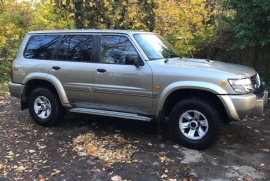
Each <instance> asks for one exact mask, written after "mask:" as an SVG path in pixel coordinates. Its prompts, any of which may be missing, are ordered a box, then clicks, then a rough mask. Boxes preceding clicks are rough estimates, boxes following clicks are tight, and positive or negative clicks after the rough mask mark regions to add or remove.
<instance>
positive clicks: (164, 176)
mask: <svg viewBox="0 0 270 181" xmlns="http://www.w3.org/2000/svg"><path fill="white" fill-rule="evenodd" d="M160 177H161V178H163V179H164V178H168V175H166V174H163V175H161V176H160Z"/></svg>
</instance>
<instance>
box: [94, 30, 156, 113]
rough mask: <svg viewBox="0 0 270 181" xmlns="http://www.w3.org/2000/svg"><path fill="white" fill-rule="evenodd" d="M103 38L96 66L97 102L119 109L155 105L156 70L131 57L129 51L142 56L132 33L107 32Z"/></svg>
mask: <svg viewBox="0 0 270 181" xmlns="http://www.w3.org/2000/svg"><path fill="white" fill-rule="evenodd" d="M99 39H100V40H99V42H100V45H99V48H100V49H99V51H98V53H99V56H98V57H99V58H98V59H99V61H98V62H96V63H95V69H94V72H95V73H94V81H95V85H94V99H95V104H96V106H98V107H99V109H107V110H118V111H119V110H122V111H127V110H138V109H139V110H143V109H150V108H152V99H153V98H152V91H153V90H152V87H153V86H152V83H153V82H152V81H153V80H152V71H151V68H150V67H149V66H148V64H146V63H143V62H141V63H142V64H141V66H139V67H136V66H135V65H134V64H130V62H128V61H127V59H126V57H127V55H138V56H139V54H138V52H137V50H136V49H135V47H134V46H133V44H132V42H131V41H130V39H129V37H128V36H126V35H110V34H107V35H106V34H103V35H100V36H99ZM141 61H142V60H141Z"/></svg>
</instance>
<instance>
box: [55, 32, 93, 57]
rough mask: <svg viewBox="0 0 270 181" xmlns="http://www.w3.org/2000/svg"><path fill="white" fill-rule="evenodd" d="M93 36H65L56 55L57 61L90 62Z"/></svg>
mask: <svg viewBox="0 0 270 181" xmlns="http://www.w3.org/2000/svg"><path fill="white" fill-rule="evenodd" d="M93 40H94V36H91V35H67V36H64V38H63V41H62V43H61V45H60V48H59V50H58V53H57V57H56V58H57V59H58V60H72V61H90V58H91V54H92V47H93Z"/></svg>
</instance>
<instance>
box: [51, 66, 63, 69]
mask: <svg viewBox="0 0 270 181" xmlns="http://www.w3.org/2000/svg"><path fill="white" fill-rule="evenodd" d="M52 69H53V70H59V69H61V68H60V67H58V66H52Z"/></svg>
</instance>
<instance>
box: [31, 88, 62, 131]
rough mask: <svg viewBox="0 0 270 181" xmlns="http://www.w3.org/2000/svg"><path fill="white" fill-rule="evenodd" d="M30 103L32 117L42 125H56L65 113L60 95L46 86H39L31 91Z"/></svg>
mask: <svg viewBox="0 0 270 181" xmlns="http://www.w3.org/2000/svg"><path fill="white" fill-rule="evenodd" d="M28 104H29V105H28V106H29V112H30V114H31V117H32V119H33V120H34V122H36V123H37V124H39V125H41V126H54V125H56V124H57V123H59V121H60V120H61V119H62V118H63V117H64V115H65V108H63V107H62V105H61V102H60V100H59V98H58V96H57V95H55V94H54V92H52V91H51V90H49V89H47V88H44V87H38V88H36V89H34V90H33V91H32V92H31V94H30V96H29V102H28Z"/></svg>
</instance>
